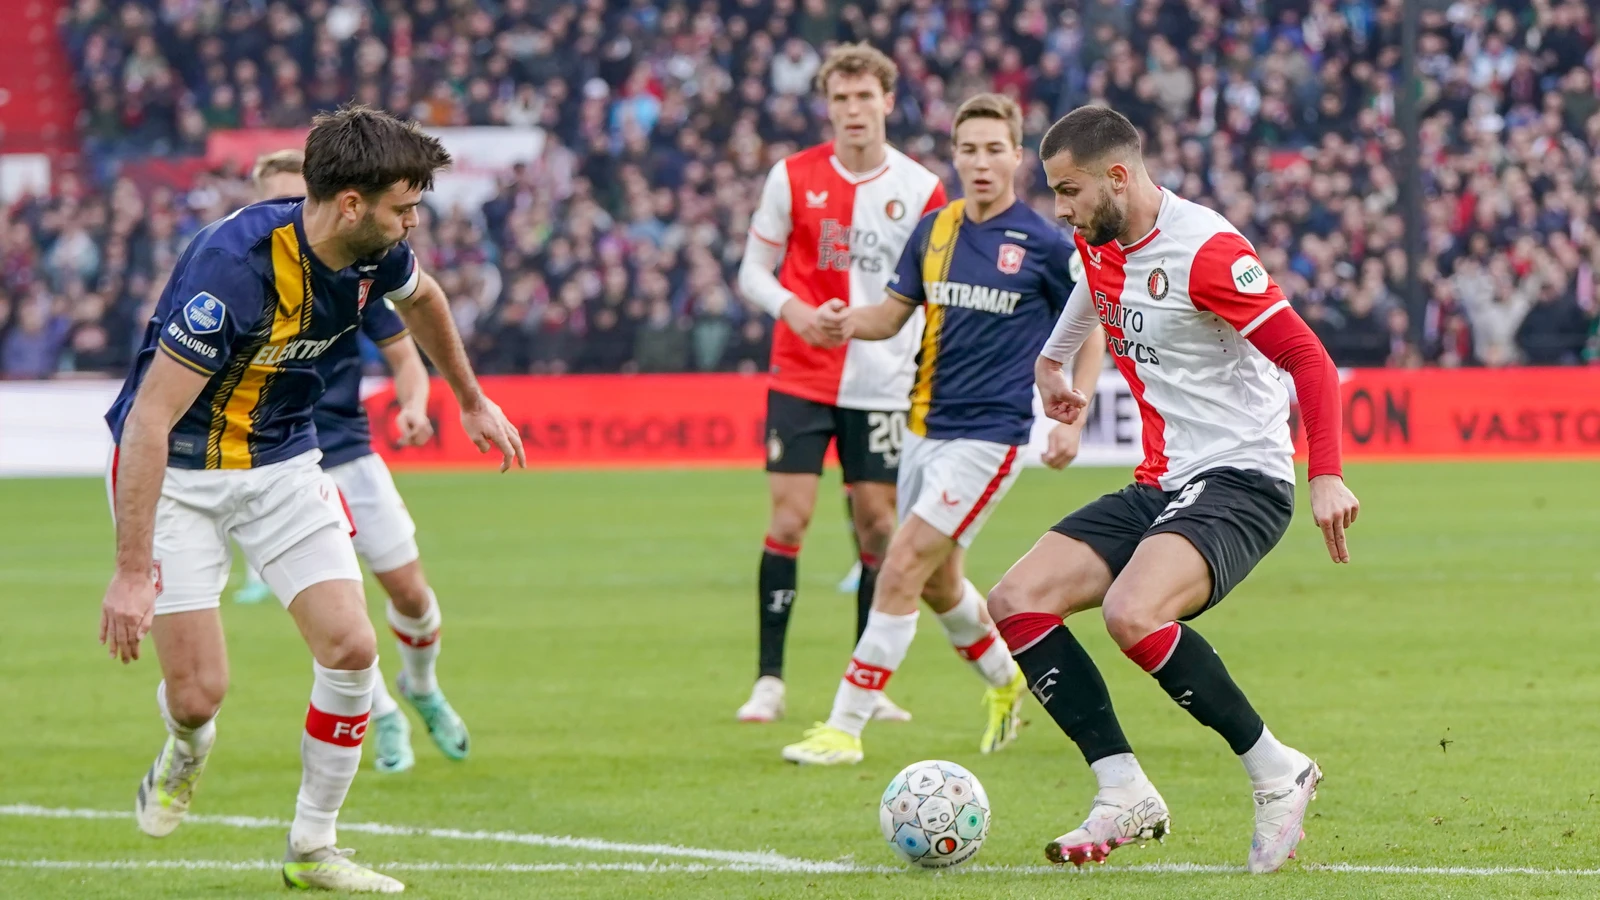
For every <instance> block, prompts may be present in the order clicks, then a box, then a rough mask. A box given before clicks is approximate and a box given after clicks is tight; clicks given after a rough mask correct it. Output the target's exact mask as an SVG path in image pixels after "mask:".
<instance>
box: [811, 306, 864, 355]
mask: <svg viewBox="0 0 1600 900" xmlns="http://www.w3.org/2000/svg"><path fill="white" fill-rule="evenodd" d="M817 330H818V331H820V332H822V336H823V339H824V340H825V341H826V342H827V343H825V344H823V346H826V347H837V346H839V345H840V344H843V343H844V342H845V341H848V340H850V335H851V334H852V333H853V332H854V331H855V328H854V326H853V325H852V324H851V322H850V307H849V306H848V305H847V304H846V303H845V302H844V301H843V300H839V299H837V298H835V299H833V300H829V301H828V302H827V303H824V304H822V305H821V306H819V307H817Z"/></svg>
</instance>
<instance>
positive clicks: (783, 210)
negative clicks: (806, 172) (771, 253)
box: [750, 160, 794, 249]
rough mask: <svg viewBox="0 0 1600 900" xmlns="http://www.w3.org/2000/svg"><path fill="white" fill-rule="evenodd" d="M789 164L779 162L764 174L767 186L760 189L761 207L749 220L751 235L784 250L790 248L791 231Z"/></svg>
mask: <svg viewBox="0 0 1600 900" xmlns="http://www.w3.org/2000/svg"><path fill="white" fill-rule="evenodd" d="M791 206H792V203H791V200H790V196H789V163H788V161H787V160H779V161H778V164H777V165H775V166H773V167H772V171H771V172H768V173H767V183H766V184H765V185H763V186H762V188H761V204H760V205H759V206H757V207H756V212H755V215H754V216H752V217H751V218H750V233H751V234H753V235H755V236H756V238H757V239H758V240H760V241H762V242H764V243H768V244H771V245H772V246H774V247H778V248H780V249H781V248H783V247H787V246H788V245H789V232H790V231H793V230H794V220H793V219H792V218H791V217H790V212H791Z"/></svg>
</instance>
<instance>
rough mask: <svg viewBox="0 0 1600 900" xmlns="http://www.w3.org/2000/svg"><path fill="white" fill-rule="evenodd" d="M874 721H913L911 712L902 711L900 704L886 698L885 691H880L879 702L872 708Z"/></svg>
mask: <svg viewBox="0 0 1600 900" xmlns="http://www.w3.org/2000/svg"><path fill="white" fill-rule="evenodd" d="M872 721H874V722H909V721H911V711H910V710H908V709H902V708H901V707H900V705H899V704H897V703H895V702H894V701H893V700H890V699H889V698H888V697H887V696H885V695H884V693H883V691H879V692H878V702H877V704H876V705H874V706H873V707H872Z"/></svg>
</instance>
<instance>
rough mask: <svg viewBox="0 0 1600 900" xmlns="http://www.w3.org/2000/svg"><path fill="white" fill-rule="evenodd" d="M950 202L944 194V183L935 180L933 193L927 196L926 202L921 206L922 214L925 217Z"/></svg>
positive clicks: (948, 197)
mask: <svg viewBox="0 0 1600 900" xmlns="http://www.w3.org/2000/svg"><path fill="white" fill-rule="evenodd" d="M949 202H950V196H949V195H948V194H946V193H945V192H944V182H942V181H940V180H938V179H937V178H935V179H934V180H933V192H932V193H930V194H928V202H927V203H925V204H923V205H922V214H923V215H927V214H928V213H931V212H933V211H935V210H937V209H939V208H940V207H942V206H944V205H945V204H947V203H949Z"/></svg>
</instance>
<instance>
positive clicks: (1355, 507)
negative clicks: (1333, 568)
mask: <svg viewBox="0 0 1600 900" xmlns="http://www.w3.org/2000/svg"><path fill="white" fill-rule="evenodd" d="M1360 511H1361V501H1359V500H1357V499H1356V495H1355V494H1352V493H1350V489H1349V488H1347V487H1345V486H1344V479H1343V478H1340V477H1339V476H1338V475H1318V476H1317V477H1315V478H1313V479H1311V518H1312V519H1314V520H1315V521H1316V523H1317V527H1318V528H1321V529H1322V539H1323V541H1324V542H1325V543H1327V545H1328V555H1329V556H1331V557H1333V561H1334V562H1336V563H1347V562H1349V561H1350V549H1349V548H1348V547H1346V546H1345V543H1344V530H1345V529H1346V528H1349V527H1350V526H1351V525H1354V524H1355V522H1356V513H1358V512H1360Z"/></svg>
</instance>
